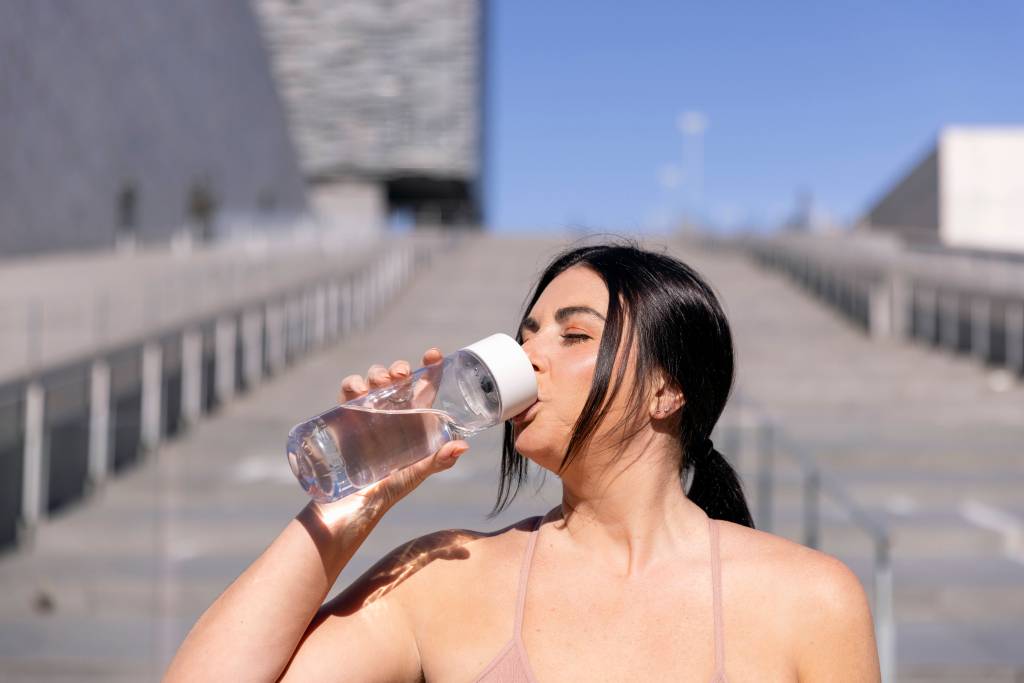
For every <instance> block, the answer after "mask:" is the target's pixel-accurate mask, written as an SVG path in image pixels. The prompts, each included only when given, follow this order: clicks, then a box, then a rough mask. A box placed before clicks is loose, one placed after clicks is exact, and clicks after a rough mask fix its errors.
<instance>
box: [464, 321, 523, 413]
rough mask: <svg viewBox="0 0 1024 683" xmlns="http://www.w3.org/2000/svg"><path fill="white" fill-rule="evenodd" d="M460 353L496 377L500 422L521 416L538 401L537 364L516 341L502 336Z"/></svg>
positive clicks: (486, 340) (467, 348)
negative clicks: (467, 353)
mask: <svg viewBox="0 0 1024 683" xmlns="http://www.w3.org/2000/svg"><path fill="white" fill-rule="evenodd" d="M459 350H460V351H468V352H469V353H472V354H473V355H474V356H476V357H477V358H478V359H480V362H481V363H483V364H484V365H485V366H486V367H487V369H488V370H490V372H491V374H492V375H493V376H494V382H495V383H496V384H497V385H498V396H499V397H500V398H501V418H500V419H499V422H504V421H505V420H508V419H511V418H512V417H513V416H515V415H518V414H519V413H521V412H523V411H524V410H526V409H527V408H529V407H530V406H531V405H533V402H534V401H536V400H537V376H536V375H535V374H534V372H533V363H532V362H530V357H529V356H527V355H526V352H525V351H523V347H521V346H520V345H519V342H517V341H516V340H515V339H513V338H512V337H510V336H508V335H507V334H504V333H502V332H498V333H497V334H492V335H491V336H489V337H484V338H483V339H481V340H480V341H478V342H474V343H472V344H470V345H469V346H464V347H463V348H461V349H459Z"/></svg>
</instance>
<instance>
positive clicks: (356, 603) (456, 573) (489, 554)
mask: <svg viewBox="0 0 1024 683" xmlns="http://www.w3.org/2000/svg"><path fill="white" fill-rule="evenodd" d="M536 520H537V518H536V517H528V518H526V519H523V520H520V521H518V522H515V523H513V524H510V525H508V526H506V527H504V528H501V529H498V530H496V531H474V530H470V529H443V530H439V531H434V532H432V533H429V534H425V535H423V536H419V537H417V538H414V539H411V540H409V541H406V542H404V543H402V544H401V545H398V546H396V547H395V548H394V549H393V550H391V551H390V552H388V553H387V554H386V555H384V556H383V557H382V558H381V559H380V560H378V561H377V562H376V563H375V564H374V565H373V566H372V567H370V568H369V569H368V570H366V572H364V573H363V575H362V576H360V577H359V578H358V579H356V580H355V581H353V582H352V584H351V585H349V586H348V587H347V588H346V589H345V590H344V591H343V592H342V593H340V594H339V595H338V596H337V597H336V598H335V599H334V600H332V601H331V602H330V603H329V604H328V605H325V610H324V611H326V612H329V613H331V614H335V615H342V614H347V613H352V612H355V611H357V610H359V609H360V608H361V607H363V606H364V605H366V604H368V603H371V602H375V601H377V600H379V599H381V598H383V597H385V596H389V597H390V600H391V601H398V602H399V603H400V604H402V605H403V607H405V608H407V609H411V610H415V609H416V608H417V607H419V606H422V603H425V602H429V603H433V602H434V600H435V599H436V598H441V597H442V596H444V595H445V594H447V593H448V589H449V588H453V589H456V588H459V587H461V588H462V589H465V588H466V587H467V582H468V583H469V584H470V585H480V583H481V579H483V578H484V577H486V576H487V575H488V574H490V573H491V570H492V569H494V568H495V567H496V566H501V565H503V564H507V562H508V560H509V559H510V558H511V557H513V556H514V555H515V553H516V552H517V550H518V552H520V553H521V552H522V547H523V544H524V543H525V538H526V536H528V534H529V532H530V531H532V530H533V528H534V525H535V523H536Z"/></svg>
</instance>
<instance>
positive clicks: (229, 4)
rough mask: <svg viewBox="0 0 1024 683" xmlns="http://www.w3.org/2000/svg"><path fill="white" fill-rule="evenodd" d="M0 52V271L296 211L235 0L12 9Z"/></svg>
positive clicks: (0, 28)
mask: <svg viewBox="0 0 1024 683" xmlns="http://www.w3.org/2000/svg"><path fill="white" fill-rule="evenodd" d="M0 54H2V58H0V150H2V153H0V258H2V257H8V256H18V255H24V254H30V253H39V252H44V251H57V250H59V251H64V250H72V249H102V248H111V247H113V246H115V245H116V244H119V243H121V244H133V243H161V242H168V241H169V240H171V239H173V238H174V237H175V236H181V237H184V238H186V239H198V240H205V239H211V238H215V237H217V235H218V234H219V233H220V232H221V231H223V230H227V229H228V228H229V227H231V225H232V224H233V223H235V224H247V225H251V224H252V223H253V222H261V221H262V222H266V223H268V224H280V223H281V221H282V220H283V219H284V218H288V217H293V216H295V215H296V214H301V213H304V212H305V211H306V200H305V194H304V185H303V182H302V177H301V174H300V172H299V168H298V163H297V161H296V155H295V152H294V149H293V147H292V144H291V142H290V140H289V137H288V132H287V126H286V120H285V116H284V110H283V107H282V105H281V102H280V101H279V99H278V96H277V92H276V90H275V86H274V82H273V79H272V76H271V72H270V65H269V60H268V58H267V55H266V53H265V50H264V46H263V42H262V36H261V33H260V30H259V25H258V23H257V22H256V20H255V17H254V15H253V13H252V10H251V8H250V6H249V4H248V3H247V2H246V1H245V0H229V1H225V2H206V0H174V2H166V1H164V0H133V1H132V2H82V3H67V2H60V1H59V0H8V1H7V2H4V3H2V4H0Z"/></svg>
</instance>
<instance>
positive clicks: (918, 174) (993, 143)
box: [861, 126, 1024, 252]
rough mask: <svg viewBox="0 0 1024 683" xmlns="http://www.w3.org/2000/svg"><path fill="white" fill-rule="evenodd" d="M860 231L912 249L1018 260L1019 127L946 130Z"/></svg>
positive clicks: (1023, 190)
mask: <svg viewBox="0 0 1024 683" xmlns="http://www.w3.org/2000/svg"><path fill="white" fill-rule="evenodd" d="M861 224H862V226H864V227H869V228H871V229H875V230H884V231H888V232H894V233H897V234H899V235H901V236H903V237H904V238H906V239H908V240H910V241H929V242H939V243H941V244H943V245H945V246H949V247H960V248H972V249H991V250H1000V251H1021V252H1024V127H989V126H952V127H947V128H944V129H943V130H942V131H941V132H940V134H939V136H938V141H937V142H936V144H935V146H934V147H933V148H932V149H931V150H930V151H929V153H928V154H927V155H926V156H925V158H924V159H923V160H921V161H920V162H919V163H918V164H916V165H915V166H914V167H913V168H912V169H911V170H910V171H909V172H908V173H906V174H905V175H903V176H902V177H901V178H900V179H899V180H898V181H897V182H896V183H895V184H894V186H893V187H892V188H891V189H890V190H888V191H887V192H886V193H885V194H884V196H883V197H882V198H881V199H879V200H878V201H877V202H876V203H875V204H874V206H872V208H871V209H870V210H869V211H868V212H867V214H866V215H865V216H864V218H863V219H862V221H861Z"/></svg>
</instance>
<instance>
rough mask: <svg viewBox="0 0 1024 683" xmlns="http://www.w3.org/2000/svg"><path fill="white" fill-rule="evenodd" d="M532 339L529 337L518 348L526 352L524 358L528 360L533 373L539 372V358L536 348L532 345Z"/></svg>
mask: <svg viewBox="0 0 1024 683" xmlns="http://www.w3.org/2000/svg"><path fill="white" fill-rule="evenodd" d="M533 339H534V337H530V338H529V339H527V340H526V341H524V342H522V344H520V346H522V347H523V351H525V352H526V357H527V358H529V359H530V364H531V365H532V366H533V371H534V372H540V365H539V360H540V359H539V356H538V354H537V349H536V346H535V345H534V344H533Z"/></svg>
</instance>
